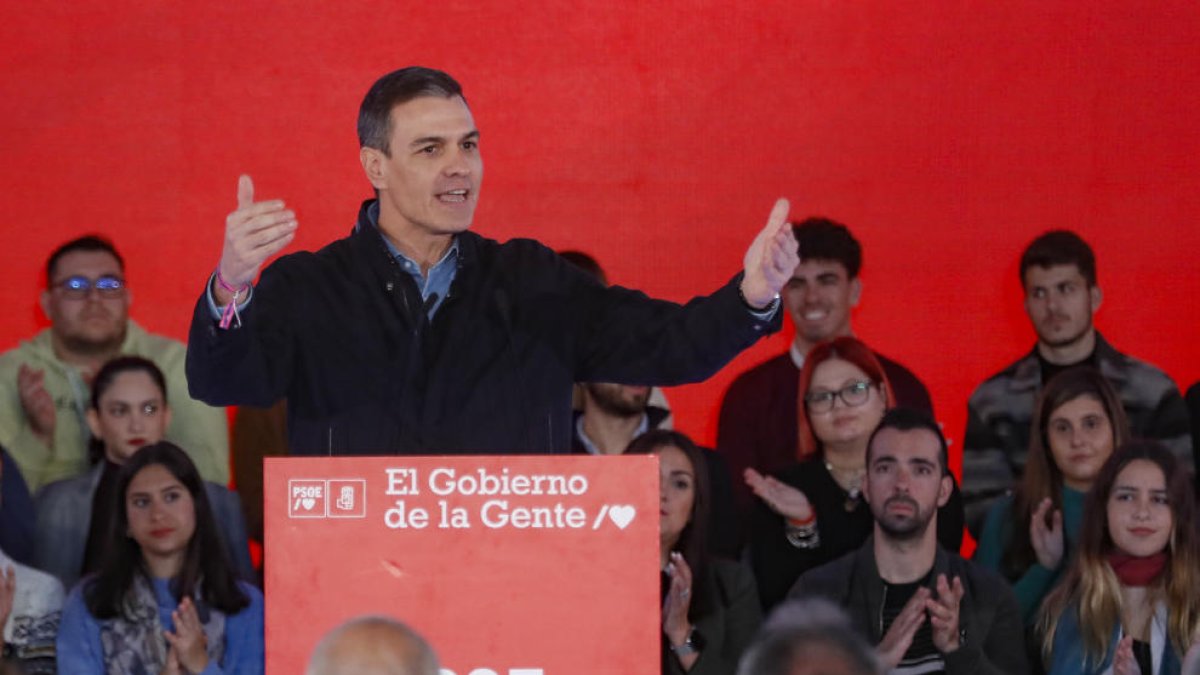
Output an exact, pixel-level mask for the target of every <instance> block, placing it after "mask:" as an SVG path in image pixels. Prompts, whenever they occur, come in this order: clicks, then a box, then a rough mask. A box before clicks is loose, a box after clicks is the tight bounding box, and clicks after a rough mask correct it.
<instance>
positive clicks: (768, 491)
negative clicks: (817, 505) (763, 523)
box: [742, 469, 813, 521]
mask: <svg viewBox="0 0 1200 675" xmlns="http://www.w3.org/2000/svg"><path fill="white" fill-rule="evenodd" d="M742 478H744V479H745V481H746V485H748V486H750V490H751V491H753V492H754V494H755V495H757V496H758V498H759V499H761V500H763V502H765V503H766V505H767V506H768V507H770V509H771V510H772V511H774V512H775V513H778V514H779V515H781V516H783V517H784V518H791V519H792V520H799V521H806V520H808V519H809V518H811V517H812V515H813V508H812V504H811V503H809V501H808V496H806V495H805V494H804V493H803V492H801V491H800V490H797V489H796V488H794V487H792V486H791V485H788V484H787V483H783V482H780V481H779V480H776V479H775V478H773V477H771V476H764V475H762V474H761V473H759V472H757V471H755V470H754V469H746V470H745V471H744V472H742Z"/></svg>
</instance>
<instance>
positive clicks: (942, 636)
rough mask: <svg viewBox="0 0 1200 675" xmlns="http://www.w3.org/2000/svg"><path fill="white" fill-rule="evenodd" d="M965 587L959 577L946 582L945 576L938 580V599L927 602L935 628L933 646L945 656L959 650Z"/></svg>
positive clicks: (931, 621) (931, 622)
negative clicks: (961, 606) (959, 623)
mask: <svg viewBox="0 0 1200 675" xmlns="http://www.w3.org/2000/svg"><path fill="white" fill-rule="evenodd" d="M962 597H963V585H962V581H960V580H959V578H958V577H954V581H952V582H948V581H946V575H945V574H939V575H938V578H937V597H936V598H929V599H928V600H926V601H925V609H927V610H929V623H930V625H931V626H932V627H933V646H934V647H937V650H938V651H939V652H941V653H943V654H949V653H950V652H952V651H954V650H956V649H958V647H959V639H958V638H959V631H958V607H959V604H960V603H961V602H962Z"/></svg>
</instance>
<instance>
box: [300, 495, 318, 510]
mask: <svg viewBox="0 0 1200 675" xmlns="http://www.w3.org/2000/svg"><path fill="white" fill-rule="evenodd" d="M300 503H301V504H302V505H304V510H305V511H311V510H312V507H313V506H315V505H316V503H317V500H315V499H313V498H312V497H305V498H304V499H301V500H300Z"/></svg>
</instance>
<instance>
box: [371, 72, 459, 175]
mask: <svg viewBox="0 0 1200 675" xmlns="http://www.w3.org/2000/svg"><path fill="white" fill-rule="evenodd" d="M422 96H440V97H441V98H454V97H455V96H458V97H460V98H462V100H463V102H464V103H465V102H466V100H467V99H466V97H465V96H463V93H462V87H461V86H460V85H459V84H458V82H457V81H455V79H454V78H453V77H450V76H449V75H447V74H446V73H443V72H442V71H440V70H434V69H433V68H424V67H422V66H409V67H407V68H401V69H400V70H394V71H392V72H390V73H388V74H387V75H384V76H383V77H381V78H379V79H378V80H376V81H375V84H373V85H371V89H370V90H369V91H367V95H366V96H365V97H363V101H362V105H361V106H359V108H358V144H359V145H360V146H361V147H364V148H375V149H376V150H380V151H382V152H383V154H385V155H387V156H389V157H391V155H392V153H391V149H390V148H388V140H389V139H390V138H391V136H392V109H393V108H395V107H396V106H398V105H401V104H403V103H408V102H409V101H411V100H413V99H414V98H420V97H422Z"/></svg>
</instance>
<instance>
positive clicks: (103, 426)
mask: <svg viewBox="0 0 1200 675" xmlns="http://www.w3.org/2000/svg"><path fill="white" fill-rule="evenodd" d="M170 421H171V406H170V404H169V403H168V401H167V387H166V380H165V378H164V377H163V373H162V371H161V370H159V368H158V366H156V365H155V364H154V362H153V361H150V360H148V359H144V358H142V357H140V356H119V357H117V358H115V359H112V360H111V361H109V362H107V363H105V364H104V366H103V367H102V368H101V369H100V370H99V372H97V373H96V377H95V378H94V379H93V380H92V397H91V405H90V407H89V408H88V410H87V423H88V427H89V429H90V430H91V433H92V441H91V452H90V454H91V457H92V461H93V465H92V469H91V470H90V471H88V472H87V473H86V474H84V475H82V476H78V477H75V478H68V479H66V480H61V481H56V482H54V483H51V484H50V485H47V486H45V487H43V488H42V490H41V492H39V493H38V496H37V528H36V531H35V535H34V566H36V567H38V568H39V569H43V570H45V571H47V572H49V573H51V574H53V575H54V576H56V577H58V579H59V580H60V581H62V583H63V585H64V586H66V587H67V588H70V587H71V586H74V585H75V583H76V582H77V581H78V580H79V579H80V577H82V576H83V575H85V574H87V573H89V572H94V571H95V570H96V568H97V566H98V565H99V564H100V558H101V555H102V553H103V551H104V549H105V548H107V547H108V544H109V540H108V539H107V535H108V527H109V524H110V521H111V520H112V519H113V518H114V516H115V511H116V510H117V508H118V506H119V505H120V504H121V500H120V499H119V498H118V497H117V496H116V480H117V474H118V473H119V470H120V467H121V465H122V464H124V463H125V462H127V461H129V459H130V458H131V457H133V456H134V454H136V453H137V452H138V451H139V450H140V449H141V448H142V447H144V446H146V445H150V444H153V443H157V442H159V441H161V440H162V439H163V438H164V437H165V436H166V433H167V425H168V424H169V423H170ZM204 488H205V492H207V494H208V502H209V504H210V505H211V506H212V509H213V516H214V517H215V518H216V522H217V525H218V528H219V532H220V534H221V538H222V541H223V543H224V545H225V547H226V552H227V553H228V554H229V557H230V560H232V561H233V563H234V568H235V569H236V570H237V572H238V574H239V575H241V576H242V578H243V579H253V578H254V568H253V566H252V565H251V564H250V551H249V544H248V542H247V538H246V523H245V519H244V517H243V515H242V505H241V501H240V500H239V499H238V496H237V494H235V493H233V492H231V491H230V490H228V489H226V488H225V486H223V485H217V484H216V483H211V482H205V483H204Z"/></svg>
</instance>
